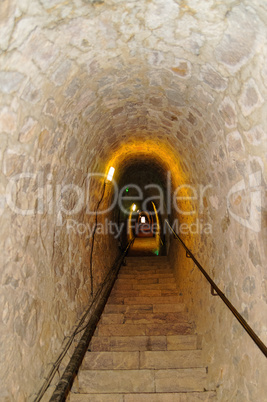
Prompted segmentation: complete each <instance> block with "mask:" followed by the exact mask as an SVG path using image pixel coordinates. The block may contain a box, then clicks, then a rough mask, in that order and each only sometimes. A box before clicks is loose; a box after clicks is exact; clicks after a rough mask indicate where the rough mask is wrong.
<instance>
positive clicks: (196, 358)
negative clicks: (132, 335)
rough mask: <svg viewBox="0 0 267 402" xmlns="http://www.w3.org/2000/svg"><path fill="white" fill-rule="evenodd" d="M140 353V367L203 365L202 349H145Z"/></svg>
mask: <svg viewBox="0 0 267 402" xmlns="http://www.w3.org/2000/svg"><path fill="white" fill-rule="evenodd" d="M139 353H140V366H139V368H140V369H152V370H153V369H155V370H156V369H180V368H196V367H203V362H202V360H203V359H202V351H201V350H186V351H184V350H179V351H159V352H157V351H153V352H151V351H145V352H139Z"/></svg>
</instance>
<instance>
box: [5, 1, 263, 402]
mask: <svg viewBox="0 0 267 402" xmlns="http://www.w3.org/2000/svg"><path fill="white" fill-rule="evenodd" d="M266 23H267V7H266V3H265V2H264V1H258V0H241V1H236V0H226V1H223V2H222V1H217V0H206V1H200V0H149V1H144V0H143V1H133V0H127V1H120V0H75V1H70V0H66V1H61V0H32V1H29V0H17V1H14V0H4V1H1V4H0V31H1V35H0V48H1V50H0V59H1V67H0V93H1V98H0V102H1V105H0V135H1V143H0V144H1V153H0V157H1V168H2V169H1V179H0V180H1V181H0V214H1V216H0V221H1V282H0V300H1V303H0V325H1V343H0V356H1V358H0V366H1V369H0V372H1V381H0V382H1V386H0V388H1V389H0V399H1V400H3V401H16V402H18V401H33V400H34V398H35V397H36V395H37V393H38V390H39V389H40V387H41V386H42V384H43V382H44V380H45V378H46V376H47V373H48V372H49V370H50V368H51V366H52V365H53V364H54V362H55V361H56V359H57V357H58V355H59V354H60V352H61V350H62V347H63V344H64V341H65V339H66V338H67V337H68V336H70V334H71V333H72V331H73V328H74V327H75V325H76V323H77V322H78V321H79V319H80V317H81V316H82V314H83V312H84V311H85V310H86V308H87V306H88V304H89V303H90V301H91V300H92V297H93V295H94V294H95V292H96V291H97V289H98V288H99V286H101V283H102V282H103V280H104V277H105V275H106V274H107V272H108V271H109V269H110V268H111V266H112V264H113V263H114V260H115V259H116V258H117V257H118V254H119V252H120V249H119V247H118V246H119V242H118V238H116V236H114V234H111V233H110V232H109V231H107V232H106V233H104V232H101V231H99V233H96V235H95V240H94V249H93V255H92V261H93V264H92V265H91V267H90V251H91V248H92V236H90V234H91V232H90V227H91V226H92V225H93V224H94V222H95V211H96V208H97V205H98V203H99V200H100V197H101V192H102V185H103V180H104V179H103V178H104V177H105V175H106V174H107V172H108V169H109V167H110V166H112V167H114V168H115V173H114V180H115V181H116V183H117V188H116V189H115V187H114V186H113V185H112V184H111V185H107V186H106V189H105V194H104V197H103V202H102V204H101V206H100V210H102V211H103V210H107V212H106V213H101V214H99V216H98V222H100V223H101V222H102V223H103V224H104V222H105V220H106V219H108V220H109V221H115V220H116V219H117V217H116V214H117V207H116V208H115V207H114V208H111V206H112V203H113V199H114V193H115V192H116V191H117V192H118V191H119V190H120V189H121V188H122V187H123V186H125V185H128V184H130V183H134V184H136V185H137V184H138V185H142V186H145V185H146V184H149V183H150V184H151V183H158V184H159V185H160V186H161V187H162V189H163V190H162V191H163V193H164V197H167V196H170V197H171V198H170V199H171V201H170V204H171V205H170V210H169V211H168V210H167V209H166V210H165V212H166V216H168V217H169V219H171V220H172V222H174V221H175V222H176V223H177V222H178V224H177V225H178V226H177V225H176V229H177V230H180V233H181V236H182V238H183V240H184V241H185V243H186V244H187V246H188V247H189V248H190V250H191V251H192V252H193V253H194V254H195V255H196V257H197V258H198V260H199V261H200V262H201V264H202V265H203V266H204V267H205V269H206V270H207V271H208V272H209V274H210V275H211V277H212V279H213V280H214V281H215V282H216V283H217V284H218V285H219V286H220V288H221V289H222V291H223V292H224V293H225V295H226V296H227V297H228V298H229V299H230V300H231V302H232V303H233V304H234V305H235V307H236V308H237V309H238V310H239V311H240V313H241V314H242V316H243V317H244V318H245V319H246V320H247V321H248V322H249V324H250V325H251V326H252V328H253V329H254V331H255V332H256V333H257V335H258V336H259V337H260V338H261V339H262V341H263V342H265V343H266V342H267V321H266V317H267V304H266V303H267V296H266V294H267V272H266V260H267V259H266V238H267V237H266V233H267V232H266V228H267V226H266V187H265V185H266V184H265V183H266V156H267V148H266V132H267V131H266V130H267V123H266V115H267V106H266V102H265V100H266V96H267V62H266V53H267V47H266V40H267V39H266V38H267V35H266ZM168 183H169V184H168ZM168 186H169V187H168ZM115 190H116V191H115ZM173 195H174V196H175V197H176V198H175V197H174V198H173ZM152 196H154V197H155V198H156V194H154V195H153V194H152ZM173 200H176V201H177V202H176V204H175V203H174V202H173ZM174 204H175V205H174ZM165 206H166V205H165ZM162 217H163V218H164V213H163V214H162ZM90 225H91V226H90ZM192 225H193V226H192ZM185 228H188V230H184V229H185ZM190 228H191V229H192V228H194V230H193V229H192V230H190ZM167 237H168V239H167V243H168V247H167V248H168V250H167V251H168V258H169V261H170V263H171V265H172V266H173V269H174V270H175V275H176V280H177V284H178V286H179V289H180V291H181V292H182V293H183V297H184V300H185V302H186V304H187V307H188V309H189V311H190V313H191V315H192V316H193V317H194V319H195V322H196V325H197V328H198V331H199V333H201V335H202V337H203V351H204V353H205V355H206V356H207V359H208V362H209V383H210V386H211V387H213V388H214V389H215V388H216V389H217V393H218V400H219V401H236V402H239V401H240V402H241V401H242V402H244V401H253V402H255V401H263V400H264V398H265V397H266V392H267V391H266V374H267V372H266V359H265V357H264V356H263V355H262V354H261V352H260V350H259V349H258V348H257V346H256V345H255V344H254V343H253V342H252V340H251V339H250V338H249V337H248V335H247V334H246V332H245V331H244V330H243V329H242V327H241V326H240V324H239V323H238V322H237V321H236V320H235V318H234V317H233V316H232V315H231V313H230V312H229V311H228V310H227V309H226V307H225V306H224V305H223V303H222V302H221V300H219V298H218V297H214V296H212V295H211V292H210V286H209V285H208V284H207V282H206V280H205V278H204V277H202V276H201V273H200V272H199V271H198V270H197V268H196V267H195V266H194V264H193V262H192V260H190V259H188V258H186V256H185V253H184V252H183V251H182V249H181V247H180V246H179V244H178V242H177V241H176V240H175V239H174V238H173V237H172V236H171V235H169V236H167ZM124 240H125V239H124ZM264 246H265V247H264ZM90 268H91V271H90ZM58 380H59V376H58V375H57V376H56V377H55V379H54V382H56V381H58ZM44 400H45V399H44Z"/></svg>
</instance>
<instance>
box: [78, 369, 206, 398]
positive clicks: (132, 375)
mask: <svg viewBox="0 0 267 402" xmlns="http://www.w3.org/2000/svg"><path fill="white" fill-rule="evenodd" d="M206 379H207V371H206V368H189V369H175V370H170V369H168V370H81V371H80V372H79V374H78V386H79V392H80V393H89V394H90V393H102V392H103V390H105V393H115V394H116V393H147V392H149V393H154V392H197V391H198V392H199V391H204V387H205V383H206Z"/></svg>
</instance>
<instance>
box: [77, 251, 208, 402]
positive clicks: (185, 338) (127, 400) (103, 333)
mask: <svg viewBox="0 0 267 402" xmlns="http://www.w3.org/2000/svg"><path fill="white" fill-rule="evenodd" d="M89 348H90V351H88V352H87V353H86V355H85V358H84V360H83V363H82V366H81V368H80V371H79V374H78V377H77V379H76V381H75V384H74V385H73V388H72V392H71V395H70V401H71V402H82V401H88V402H91V401H93V402H145V401H146V402H148V401H149V402H174V401H175V402H176V401H177V402H197V401H198V402H200V401H215V400H216V393H215V392H213V391H206V390H205V385H206V382H207V381H206V380H207V367H206V365H205V363H204V362H203V359H202V353H201V346H200V340H199V337H198V335H197V334H195V331H194V324H193V323H192V322H190V320H189V319H188V317H187V313H186V311H185V306H184V304H183V303H181V301H179V295H178V293H177V288H176V284H175V280H174V275H173V273H172V271H171V269H170V267H169V265H168V261H167V258H166V257H142V258H140V257H139V258H138V257H128V258H127V265H126V266H123V267H122V268H121V271H120V273H119V276H118V279H117V281H116V283H115V286H114V288H113V290H112V292H111V295H110V297H109V300H108V303H107V305H106V307H105V310H104V313H103V314H102V317H101V320H100V322H99V324H98V326H97V329H96V332H95V334H94V336H93V338H92V341H91V343H90V347H89Z"/></svg>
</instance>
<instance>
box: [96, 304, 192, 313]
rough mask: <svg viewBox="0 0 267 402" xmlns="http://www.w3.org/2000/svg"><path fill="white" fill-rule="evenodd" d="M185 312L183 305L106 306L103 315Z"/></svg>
mask: <svg viewBox="0 0 267 402" xmlns="http://www.w3.org/2000/svg"><path fill="white" fill-rule="evenodd" d="M182 311H185V305H184V304H183V303H176V304H154V305H153V304H139V305H134V304H131V305H125V304H107V305H106V307H105V309H104V314H124V313H143V312H146V313H149V312H150V313H169V312H173V313H179V312H182Z"/></svg>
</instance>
